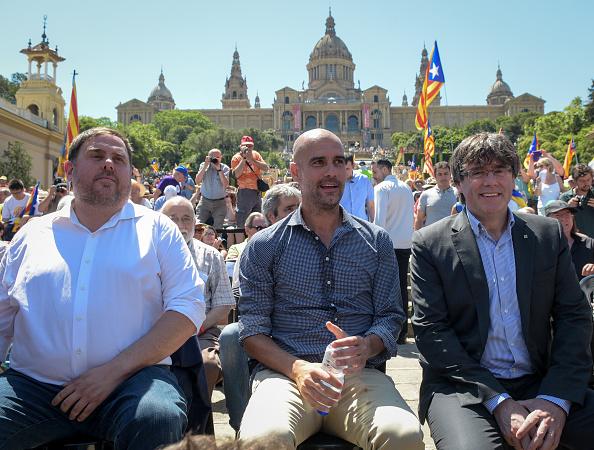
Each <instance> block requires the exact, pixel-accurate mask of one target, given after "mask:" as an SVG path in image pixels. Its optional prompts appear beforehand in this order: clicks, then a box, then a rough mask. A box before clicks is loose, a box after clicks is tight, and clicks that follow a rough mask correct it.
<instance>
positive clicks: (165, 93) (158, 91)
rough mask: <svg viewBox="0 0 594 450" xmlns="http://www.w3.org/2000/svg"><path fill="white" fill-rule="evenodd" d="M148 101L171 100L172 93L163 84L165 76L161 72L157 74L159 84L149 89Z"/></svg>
mask: <svg viewBox="0 0 594 450" xmlns="http://www.w3.org/2000/svg"><path fill="white" fill-rule="evenodd" d="M148 101H149V102H154V101H168V102H173V95H171V91H170V90H169V89H167V86H165V77H164V76H163V72H161V75H160V76H159V84H158V85H157V86H155V88H154V89H153V90H152V91H151V94H150V95H149V98H148Z"/></svg>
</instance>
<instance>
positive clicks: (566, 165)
mask: <svg viewBox="0 0 594 450" xmlns="http://www.w3.org/2000/svg"><path fill="white" fill-rule="evenodd" d="M574 156H575V141H574V140H573V136H572V137H571V141H569V145H568V146H567V153H565V161H563V170H564V171H565V178H567V177H568V176H569V169H570V168H571V161H573V157H574Z"/></svg>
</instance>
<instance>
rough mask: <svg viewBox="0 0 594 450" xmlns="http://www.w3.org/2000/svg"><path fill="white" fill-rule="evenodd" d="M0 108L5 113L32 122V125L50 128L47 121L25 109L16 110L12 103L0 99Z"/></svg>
mask: <svg viewBox="0 0 594 450" xmlns="http://www.w3.org/2000/svg"><path fill="white" fill-rule="evenodd" d="M0 108H2V109H4V110H5V111H8V112H11V113H13V114H15V115H17V116H19V117H22V118H23V119H25V120H28V121H29V122H33V123H34V124H37V125H39V126H40V127H43V128H50V127H49V124H48V122H47V120H45V119H42V118H41V117H39V116H36V115H35V114H33V113H32V112H31V111H28V110H26V109H22V108H17V106H16V105H13V104H12V103H10V102H8V101H6V100H4V99H3V98H0ZM51 128H52V129H53V128H54V127H53V126H52V127H51Z"/></svg>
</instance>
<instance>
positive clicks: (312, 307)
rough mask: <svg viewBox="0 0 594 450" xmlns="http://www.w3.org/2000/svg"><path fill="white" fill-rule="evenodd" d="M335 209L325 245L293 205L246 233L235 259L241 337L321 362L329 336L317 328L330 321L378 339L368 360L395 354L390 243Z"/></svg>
mask: <svg viewBox="0 0 594 450" xmlns="http://www.w3.org/2000/svg"><path fill="white" fill-rule="evenodd" d="M341 212H342V217H343V220H342V224H341V225H340V226H339V227H338V228H337V229H336V231H335V233H334V236H333V238H332V241H331V243H330V247H329V248H326V246H325V245H324V244H323V243H322V241H321V240H320V238H319V237H318V236H317V235H316V234H315V233H314V232H313V231H311V230H310V229H309V228H308V227H307V225H306V224H305V222H304V221H303V217H302V215H301V208H299V209H297V210H296V211H295V212H294V213H292V214H291V215H290V216H288V217H287V218H285V219H283V220H282V221H280V222H278V223H276V224H275V225H273V226H271V227H269V228H267V229H265V230H262V231H260V232H259V233H257V234H256V235H254V237H252V239H251V240H250V242H249V243H248V245H247V247H246V249H245V250H244V252H243V255H242V257H241V260H240V282H241V299H240V301H239V311H240V320H239V333H240V340H241V341H242V342H243V340H244V339H246V338H247V337H249V336H253V335H256V334H263V335H266V336H270V337H272V339H273V340H274V342H275V343H276V344H277V345H279V347H280V348H282V349H283V350H285V351H287V352H288V353H291V354H292V355H295V356H297V357H299V358H302V359H305V360H307V361H310V362H321V361H322V357H323V355H324V350H325V348H326V346H327V345H328V344H329V343H330V342H332V341H333V340H334V339H335V337H334V335H333V334H332V333H330V332H329V331H328V330H327V329H326V326H325V324H326V321H328V320H330V321H332V322H334V323H335V324H337V325H338V326H339V327H341V328H342V329H343V330H344V331H345V332H346V333H348V334H349V335H361V336H367V335H370V334H375V335H376V336H378V337H379V338H381V339H382V341H383V343H384V346H385V350H384V351H383V352H382V353H381V354H379V355H377V356H375V357H373V358H371V359H370V360H369V361H368V362H367V364H368V366H370V367H374V366H377V365H379V364H381V363H383V362H384V361H386V360H387V359H389V358H390V357H391V356H394V355H396V350H397V343H396V341H397V337H398V334H399V333H400V329H401V327H402V322H403V320H404V313H403V311H402V306H401V297H400V285H399V281H398V266H397V263H396V258H395V254H394V249H393V247H392V241H391V240H390V237H389V235H388V234H387V233H386V231H384V230H383V229H382V228H380V227H378V226H375V225H373V224H371V223H369V222H366V221H364V220H362V219H358V218H356V217H353V216H351V215H350V214H349V213H347V212H346V211H345V210H344V209H342V208H341Z"/></svg>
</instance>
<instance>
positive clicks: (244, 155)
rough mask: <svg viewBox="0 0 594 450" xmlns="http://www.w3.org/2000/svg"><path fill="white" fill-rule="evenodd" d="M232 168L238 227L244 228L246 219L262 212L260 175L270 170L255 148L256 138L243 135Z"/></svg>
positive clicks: (232, 161) (232, 160)
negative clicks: (235, 191)
mask: <svg viewBox="0 0 594 450" xmlns="http://www.w3.org/2000/svg"><path fill="white" fill-rule="evenodd" d="M231 170H232V171H233V174H234V175H235V178H236V179H237V188H238V189H237V210H236V211H237V214H236V217H237V227H238V228H243V226H244V224H245V219H246V218H247V216H249V215H250V214H251V213H253V212H262V196H261V195H260V192H259V191H258V184H257V183H258V177H260V176H261V174H262V173H263V172H266V171H267V170H268V164H266V161H264V159H263V158H262V156H260V153H258V152H257V151H255V150H254V139H253V138H252V137H251V136H243V137H242V138H241V144H240V145H239V152H237V153H236V154H235V155H233V158H232V159H231Z"/></svg>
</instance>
